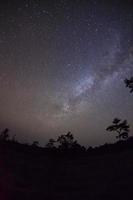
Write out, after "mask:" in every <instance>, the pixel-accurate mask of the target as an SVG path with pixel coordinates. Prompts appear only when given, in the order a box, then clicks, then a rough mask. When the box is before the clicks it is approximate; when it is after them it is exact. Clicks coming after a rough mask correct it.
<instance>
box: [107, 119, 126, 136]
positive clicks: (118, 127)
mask: <svg viewBox="0 0 133 200" xmlns="http://www.w3.org/2000/svg"><path fill="white" fill-rule="evenodd" d="M112 123H113V124H112V125H111V126H108V127H107V128H106V130H107V131H110V132H112V131H115V132H116V133H118V135H117V136H116V138H117V139H121V138H122V139H127V138H128V133H129V131H130V130H129V128H130V126H129V125H128V123H127V120H123V121H121V119H118V118H115V119H114V120H113V122H112Z"/></svg>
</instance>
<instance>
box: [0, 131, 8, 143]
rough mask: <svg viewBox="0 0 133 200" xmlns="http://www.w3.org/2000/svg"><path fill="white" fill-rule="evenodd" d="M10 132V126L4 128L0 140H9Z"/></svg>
mask: <svg viewBox="0 0 133 200" xmlns="http://www.w3.org/2000/svg"><path fill="white" fill-rule="evenodd" d="M8 132H9V129H8V128H6V129H4V130H3V131H2V132H1V134H0V140H1V141H7V140H8V138H9V134H8Z"/></svg>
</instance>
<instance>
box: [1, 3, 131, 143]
mask: <svg viewBox="0 0 133 200" xmlns="http://www.w3.org/2000/svg"><path fill="white" fill-rule="evenodd" d="M132 36H133V3H132V1H131V0H127V1H126V0H125V1H120V0H112V1H108V2H107V1H105V0H100V1H99V0H93V1H92V0H91V1H89V0H88V1H86V0H84V1H82V0H71V1H68V0H53V1H50V0H49V1H41V0H40V1H39V0H38V1H37V0H36V1H35V0H33V1H28V0H27V1H26V0H25V1H23V2H19V1H6V0H5V1H3V2H2V1H1V5H0V126H1V129H2V128H4V127H9V129H10V130H11V134H12V135H13V134H16V135H17V138H18V140H20V141H28V142H32V141H33V140H38V141H40V144H41V145H45V143H46V142H47V141H48V139H49V138H51V137H53V138H55V137H56V136H57V135H60V134H62V133H66V132H67V131H72V133H73V134H74V136H75V138H76V139H78V141H79V142H80V143H82V144H84V145H99V144H103V143H105V142H112V141H113V142H114V141H115V135H114V134H108V133H106V131H105V129H106V127H107V126H108V125H110V123H111V122H112V120H113V118H114V117H119V118H121V119H127V120H128V122H129V123H130V125H131V130H133V129H132V126H133V123H132V119H133V112H132V110H133V95H132V94H130V93H129V91H128V89H127V88H125V85H124V79H125V78H128V77H130V76H131V75H132V76H133V37H132ZM131 134H132V133H131Z"/></svg>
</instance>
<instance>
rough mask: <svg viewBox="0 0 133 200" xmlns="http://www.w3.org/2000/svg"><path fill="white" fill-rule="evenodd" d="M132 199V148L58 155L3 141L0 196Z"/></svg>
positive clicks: (3, 199) (5, 199)
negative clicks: (5, 143) (111, 151)
mask: <svg viewBox="0 0 133 200" xmlns="http://www.w3.org/2000/svg"><path fill="white" fill-rule="evenodd" d="M10 199H12V200H16V199H17V200H25V199H26V200H34V199H39V200H40V199H44V200H48V199H49V200H54V199H57V200H71V199H73V200H78V199H80V200H89V199H90V200H92V199H94V200H95V199H98V200H104V199H106V200H108V199H109V200H114V199H118V200H119V199H120V200H123V199H125V200H128V199H133V149H125V150H123V151H119V152H113V153H100V154H97V153H96V154H81V155H57V154H54V153H47V152H43V151H42V150H38V148H35V149H34V150H33V149H32V150H31V149H30V150H29V148H28V147H24V146H23V145H18V146H12V145H9V144H7V145H0V200H10Z"/></svg>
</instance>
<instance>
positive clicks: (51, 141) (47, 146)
mask: <svg viewBox="0 0 133 200" xmlns="http://www.w3.org/2000/svg"><path fill="white" fill-rule="evenodd" d="M55 142H56V141H55V140H54V139H52V138H51V139H49V141H48V143H47V144H46V148H54V147H55V146H54V143H55Z"/></svg>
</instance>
